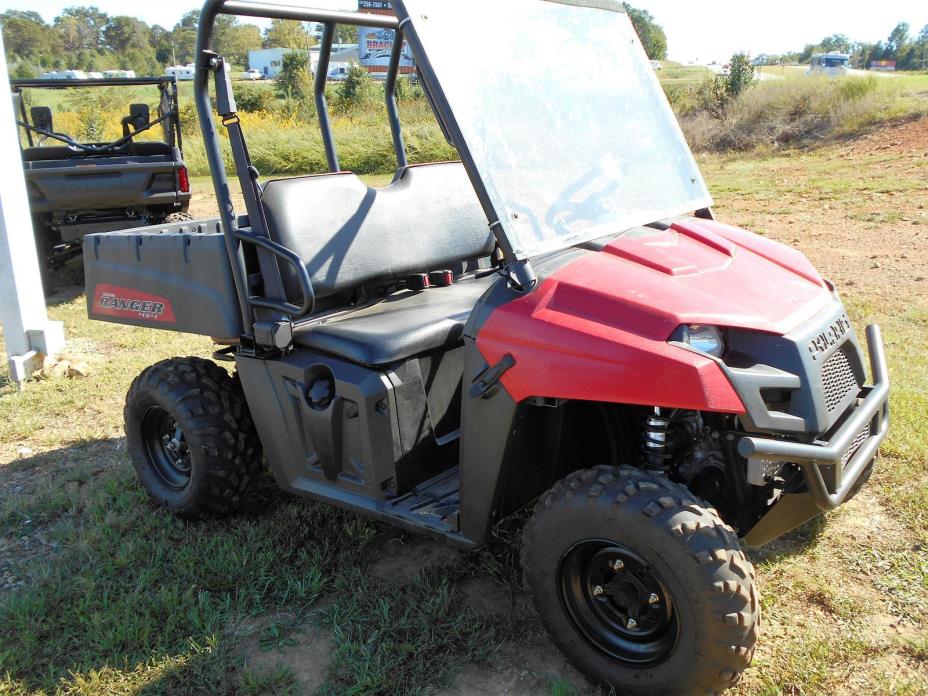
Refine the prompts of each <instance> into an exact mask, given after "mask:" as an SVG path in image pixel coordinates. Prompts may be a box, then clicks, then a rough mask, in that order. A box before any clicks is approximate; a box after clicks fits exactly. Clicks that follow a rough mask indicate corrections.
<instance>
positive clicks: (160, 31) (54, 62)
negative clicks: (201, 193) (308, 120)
mask: <svg viewBox="0 0 928 696" xmlns="http://www.w3.org/2000/svg"><path fill="white" fill-rule="evenodd" d="M625 7H626V10H627V11H628V15H629V17H630V18H631V20H632V23H633V24H634V26H635V30H636V31H637V32H638V35H639V37H640V38H641V42H642V44H643V45H644V48H645V51H646V52H647V54H648V57H650V58H652V59H663V58H666V57H667V36H666V34H665V33H664V30H663V28H662V27H661V26H660V25H659V24H657V23H656V22H655V21H654V17H653V16H652V15H651V14H650V13H649V12H647V11H645V10H640V9H636V8H634V7H632V6H630V5H629V4H628V3H625ZM199 17H200V12H199V10H191V11H190V12H187V13H186V14H185V15H183V17H181V19H180V21H179V22H177V24H175V25H174V26H173V27H172V28H171V29H166V28H164V27H162V26H160V25H157V24H155V25H148V24H146V23H145V22H143V21H142V20H140V19H137V18H135V17H129V16H126V15H115V16H110V15H108V14H106V13H105V12H101V11H100V10H99V9H98V8H96V7H93V6H89V7H85V6H75V7H69V8H67V9H65V10H64V11H62V12H61V14H60V15H58V16H57V17H55V18H54V20H53V21H52V22H51V23H47V22H46V21H45V20H44V19H42V16H41V15H39V13H37V12H33V11H29V10H7V11H6V12H4V13H3V14H0V27H2V30H3V43H4V48H5V51H6V59H7V63H8V64H9V66H10V72H11V74H12V75H13V76H14V77H37V76H38V75H40V74H41V73H42V72H45V71H48V70H67V69H72V70H85V71H98V70H106V69H125V70H134V71H135V72H136V73H137V74H139V75H159V74H161V72H162V71H163V69H164V66H166V65H174V64H180V65H185V64H187V63H190V62H192V61H193V57H194V50H195V44H196V34H197V22H198V21H199ZM335 40H336V42H338V43H354V42H356V41H357V32H356V30H355V29H354V28H353V27H342V26H340V27H338V29H337V32H336V37H335ZM313 42H314V36H313V31H311V28H310V26H309V25H308V24H307V23H305V22H297V21H293V20H279V19H278V20H273V21H272V22H271V24H270V26H268V28H267V29H266V30H265V31H264V32H263V33H262V32H261V30H260V29H259V28H258V27H257V26H256V25H254V24H250V23H247V22H241V21H239V19H238V18H237V17H232V16H229V15H220V16H219V18H218V19H217V23H216V28H215V34H214V47H215V49H216V50H217V51H218V52H219V53H221V54H222V55H224V56H225V57H226V58H228V59H230V60H231V61H232V63H234V64H236V65H239V66H245V65H246V64H247V62H248V51H250V50H252V49H256V48H262V47H263V48H293V49H297V50H300V49H302V50H305V49H307V48H309V47H310V46H311V45H312V44H313Z"/></svg>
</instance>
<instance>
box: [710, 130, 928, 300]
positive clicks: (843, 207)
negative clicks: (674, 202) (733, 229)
mask: <svg viewBox="0 0 928 696" xmlns="http://www.w3.org/2000/svg"><path fill="white" fill-rule="evenodd" d="M764 166H765V168H767V163H765V165H764ZM726 167H727V165H726V164H724V163H722V164H718V163H715V164H714V163H713V162H711V161H710V162H709V163H708V164H707V166H706V169H707V172H706V173H707V180H708V182H709V184H710V187H712V186H713V185H714V184H715V180H716V179H719V178H721V179H726V178H727V175H726ZM714 170H715V171H717V172H718V173H720V174H721V175H722V176H721V177H719V176H715V177H714V176H713V171H714ZM922 173H928V119H920V120H917V121H911V122H908V123H903V124H894V125H887V126H884V127H882V128H880V129H879V130H876V131H873V132H871V133H868V134H867V135H864V136H862V137H860V138H857V139H855V140H852V141H848V142H846V143H843V144H841V145H837V146H834V147H830V148H828V149H827V150H823V151H815V152H810V153H802V152H797V153H795V155H793V156H792V157H782V158H778V159H777V160H775V161H774V162H772V163H770V167H769V171H768V175H769V176H770V177H771V178H770V181H769V186H768V187H766V188H763V189H760V190H755V191H753V192H750V193H747V192H741V191H738V192H730V193H721V194H720V195H717V196H716V206H715V209H716V213H717V215H718V217H719V218H720V219H722V220H724V221H726V222H730V223H732V224H735V225H740V226H743V227H745V228H747V229H750V230H753V231H755V232H758V233H761V234H764V235H766V236H769V237H771V238H773V239H776V240H777V241H780V242H783V243H784V244H788V245H790V246H793V247H796V248H797V249H800V250H801V251H802V252H803V253H804V254H805V255H806V256H807V257H808V258H809V259H810V260H811V261H812V263H813V264H814V265H815V266H816V268H818V270H819V271H820V272H821V273H822V274H823V275H824V277H826V278H828V279H829V280H831V281H832V282H834V283H835V285H836V286H837V287H838V290H839V291H842V292H843V294H853V295H854V296H855V297H858V298H861V299H866V300H876V301H890V302H894V303H897V302H898V301H899V298H900V297H905V298H907V299H909V300H910V301H913V300H916V298H920V299H922V300H924V299H926V298H928V179H926V177H925V176H923V175H922ZM736 183H737V182H732V181H728V182H727V184H728V186H727V187H726V188H730V187H731V186H732V184H736Z"/></svg>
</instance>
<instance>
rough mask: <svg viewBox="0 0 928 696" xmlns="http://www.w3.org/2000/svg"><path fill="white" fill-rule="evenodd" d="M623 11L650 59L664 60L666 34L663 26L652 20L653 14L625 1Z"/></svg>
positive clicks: (665, 54) (665, 56)
mask: <svg viewBox="0 0 928 696" xmlns="http://www.w3.org/2000/svg"><path fill="white" fill-rule="evenodd" d="M624 5H625V11H626V12H627V13H628V17H629V19H631V20H632V26H634V27H635V31H636V32H637V33H638V38H639V39H640V40H641V45H642V46H644V52H645V53H647V54H648V58H650V59H651V60H664V59H666V58H667V34H665V33H664V28H663V27H662V26H661V25H660V24H657V23H656V22H655V21H654V16H653V15H652V14H651V13H650V12H648V11H647V10H640V9H638V8H636V7H632V6H631V5H629V4H628V3H627V2H626V3H624Z"/></svg>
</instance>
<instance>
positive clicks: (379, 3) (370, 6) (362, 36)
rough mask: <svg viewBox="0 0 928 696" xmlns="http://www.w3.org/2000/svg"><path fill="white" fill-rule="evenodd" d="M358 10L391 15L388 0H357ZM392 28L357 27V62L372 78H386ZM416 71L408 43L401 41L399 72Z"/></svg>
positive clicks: (390, 6)
mask: <svg viewBox="0 0 928 696" xmlns="http://www.w3.org/2000/svg"><path fill="white" fill-rule="evenodd" d="M358 12H367V13H370V14H380V15H393V14H395V13H394V12H393V6H392V5H391V4H390V0H358ZM393 34H394V32H393V30H392V29H375V28H373V27H358V57H359V62H360V63H361V65H362V66H364V68H366V69H367V72H369V73H370V74H371V77H374V78H378V77H379V78H381V79H384V78H386V75H387V69H388V68H389V66H390V54H391V53H392V51H393ZM415 71H416V63H415V60H414V59H413V56H412V49H410V48H409V44H408V43H406V42H405V41H404V42H403V53H402V56H401V58H400V73H401V74H404V75H406V74H410V73H414V72H415Z"/></svg>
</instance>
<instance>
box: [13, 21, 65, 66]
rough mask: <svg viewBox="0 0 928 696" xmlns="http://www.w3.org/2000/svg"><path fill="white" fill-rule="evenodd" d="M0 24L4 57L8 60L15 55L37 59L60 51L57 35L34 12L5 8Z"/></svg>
mask: <svg viewBox="0 0 928 696" xmlns="http://www.w3.org/2000/svg"><path fill="white" fill-rule="evenodd" d="M0 26H2V28H3V45H4V49H5V52H6V57H7V60H8V61H10V62H12V61H13V59H14V57H16V56H19V57H21V58H24V59H28V60H35V61H39V60H40V58H42V57H49V56H50V55H52V54H55V53H60V51H61V42H60V40H59V38H58V35H57V34H56V33H55V31H54V30H53V29H52V28H51V27H50V26H48V25H47V24H46V23H45V22H44V20H43V19H42V17H41V16H39V14H38V13H36V12H23V11H21V10H7V11H6V12H4V13H3V14H2V15H0Z"/></svg>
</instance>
